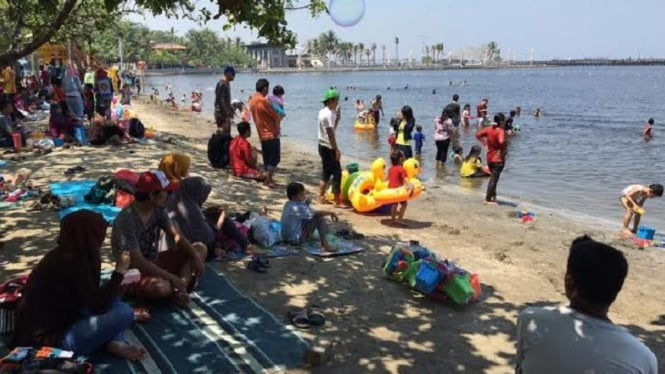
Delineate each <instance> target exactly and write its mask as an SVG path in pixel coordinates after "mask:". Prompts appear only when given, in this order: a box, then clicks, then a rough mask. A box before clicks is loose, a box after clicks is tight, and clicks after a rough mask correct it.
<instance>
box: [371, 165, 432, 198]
mask: <svg viewBox="0 0 665 374" xmlns="http://www.w3.org/2000/svg"><path fill="white" fill-rule="evenodd" d="M402 166H403V167H404V171H406V176H407V180H408V182H409V184H410V185H411V186H412V188H410V189H409V188H407V187H404V186H400V187H396V188H383V189H381V190H375V192H374V199H376V201H377V202H378V203H379V204H381V205H385V204H394V203H400V202H402V201H407V200H411V199H413V198H416V197H418V195H420V193H421V192H422V190H423V184H422V183H421V182H420V180H419V179H417V178H416V176H417V175H418V174H419V173H420V163H419V162H418V160H416V159H415V158H410V159H408V160H406V161H404V163H403V165H402Z"/></svg>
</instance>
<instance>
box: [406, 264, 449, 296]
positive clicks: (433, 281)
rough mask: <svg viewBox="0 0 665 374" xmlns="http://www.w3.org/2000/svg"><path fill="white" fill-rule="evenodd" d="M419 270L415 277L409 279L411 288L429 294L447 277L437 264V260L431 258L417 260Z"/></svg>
mask: <svg viewBox="0 0 665 374" xmlns="http://www.w3.org/2000/svg"><path fill="white" fill-rule="evenodd" d="M416 264H418V267H417V268H418V271H417V272H416V274H415V277H411V279H409V285H410V286H411V288H413V289H415V290H417V291H420V292H422V293H424V294H429V293H431V292H432V291H434V289H435V288H436V286H437V285H438V284H439V283H441V281H442V280H444V279H445V275H446V274H445V273H444V272H443V271H442V269H440V268H439V266H437V264H436V263H435V262H432V261H429V260H420V261H417V262H416Z"/></svg>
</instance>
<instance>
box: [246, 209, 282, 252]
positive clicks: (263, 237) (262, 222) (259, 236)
mask: <svg viewBox="0 0 665 374" xmlns="http://www.w3.org/2000/svg"><path fill="white" fill-rule="evenodd" d="M277 228H278V227H277V225H274V224H273V223H272V222H271V221H270V219H269V218H268V217H266V216H258V217H256V218H255V219H254V220H253V221H252V224H251V229H252V237H253V238H254V240H255V241H256V242H257V243H258V244H260V245H262V246H263V247H266V248H267V247H270V246H271V245H273V244H275V243H277V242H278V241H279V236H280V233H279V230H278V229H277Z"/></svg>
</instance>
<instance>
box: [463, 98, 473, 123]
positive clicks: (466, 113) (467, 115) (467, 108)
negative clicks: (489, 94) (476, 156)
mask: <svg viewBox="0 0 665 374" xmlns="http://www.w3.org/2000/svg"><path fill="white" fill-rule="evenodd" d="M472 119H473V117H472V116H471V105H469V104H465V105H464V109H463V110H462V123H463V124H464V127H469V126H471V120H472Z"/></svg>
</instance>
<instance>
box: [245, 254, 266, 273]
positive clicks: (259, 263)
mask: <svg viewBox="0 0 665 374" xmlns="http://www.w3.org/2000/svg"><path fill="white" fill-rule="evenodd" d="M245 267H246V268H247V270H252V271H255V272H257V273H265V272H267V271H268V268H270V260H268V258H266V257H254V258H252V259H251V261H249V262H248V263H247V265H245Z"/></svg>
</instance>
